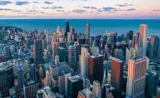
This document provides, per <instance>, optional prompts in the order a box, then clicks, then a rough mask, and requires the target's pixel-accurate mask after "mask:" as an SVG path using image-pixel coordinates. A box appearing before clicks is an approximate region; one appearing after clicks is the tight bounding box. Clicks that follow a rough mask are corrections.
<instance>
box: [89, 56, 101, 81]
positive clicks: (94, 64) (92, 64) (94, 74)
mask: <svg viewBox="0 0 160 98" xmlns="http://www.w3.org/2000/svg"><path fill="white" fill-rule="evenodd" d="M88 67H89V72H88V73H89V75H88V76H89V79H90V81H91V83H93V81H94V80H98V81H99V82H100V83H102V80H103V56H102V55H92V56H90V57H89V59H88Z"/></svg>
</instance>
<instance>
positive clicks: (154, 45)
mask: <svg viewBox="0 0 160 98" xmlns="http://www.w3.org/2000/svg"><path fill="white" fill-rule="evenodd" d="M158 48H159V37H158V36H151V39H150V49H149V50H150V51H149V58H151V59H154V58H157V57H158Z"/></svg>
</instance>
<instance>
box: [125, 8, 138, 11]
mask: <svg viewBox="0 0 160 98" xmlns="http://www.w3.org/2000/svg"><path fill="white" fill-rule="evenodd" d="M135 10H136V9H135V8H129V9H127V11H135Z"/></svg>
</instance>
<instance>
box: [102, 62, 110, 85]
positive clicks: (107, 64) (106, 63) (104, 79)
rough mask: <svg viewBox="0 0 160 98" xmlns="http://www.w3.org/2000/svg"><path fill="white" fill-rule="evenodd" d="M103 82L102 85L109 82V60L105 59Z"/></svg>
mask: <svg viewBox="0 0 160 98" xmlns="http://www.w3.org/2000/svg"><path fill="white" fill-rule="evenodd" d="M103 70H104V72H103V82H102V87H104V85H105V84H106V83H107V80H108V70H109V61H107V60H106V61H104V62H103Z"/></svg>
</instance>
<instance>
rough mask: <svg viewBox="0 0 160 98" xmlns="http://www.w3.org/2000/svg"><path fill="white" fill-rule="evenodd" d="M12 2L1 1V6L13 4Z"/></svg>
mask: <svg viewBox="0 0 160 98" xmlns="http://www.w3.org/2000/svg"><path fill="white" fill-rule="evenodd" d="M11 3H12V2H11V1H0V5H8V4H11Z"/></svg>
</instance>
